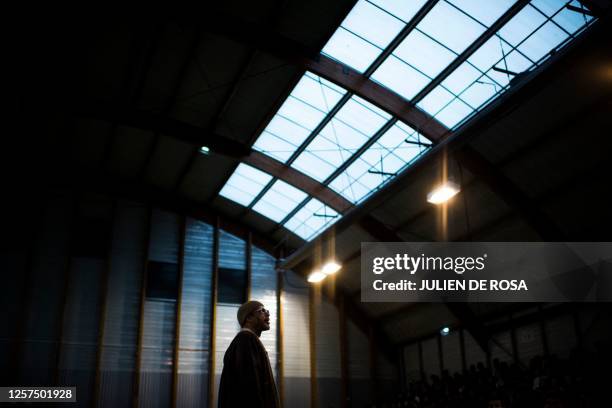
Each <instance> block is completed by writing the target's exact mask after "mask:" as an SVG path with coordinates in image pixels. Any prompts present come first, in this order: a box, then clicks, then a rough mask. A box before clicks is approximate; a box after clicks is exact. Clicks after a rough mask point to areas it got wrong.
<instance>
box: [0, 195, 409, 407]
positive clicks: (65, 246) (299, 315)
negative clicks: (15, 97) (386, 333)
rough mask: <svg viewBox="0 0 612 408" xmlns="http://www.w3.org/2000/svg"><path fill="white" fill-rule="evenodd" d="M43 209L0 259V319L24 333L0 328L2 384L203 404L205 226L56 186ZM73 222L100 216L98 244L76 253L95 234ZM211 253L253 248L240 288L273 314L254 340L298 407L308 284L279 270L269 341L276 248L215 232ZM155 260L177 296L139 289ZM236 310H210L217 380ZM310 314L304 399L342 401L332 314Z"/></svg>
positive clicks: (367, 388) (354, 399)
mask: <svg viewBox="0 0 612 408" xmlns="http://www.w3.org/2000/svg"><path fill="white" fill-rule="evenodd" d="M41 207H44V210H41V213H40V215H39V217H40V219H38V220H37V222H32V225H33V226H35V227H36V231H35V234H34V235H32V236H30V237H29V238H28V239H26V240H24V241H23V242H20V243H19V245H21V247H22V248H19V250H18V251H13V252H12V253H11V254H3V255H2V257H1V258H0V262H1V265H2V267H5V268H6V269H8V270H11V271H15V273H11V274H9V275H10V276H9V277H10V279H9V278H7V279H6V281H5V282H6V284H5V285H4V286H3V288H2V291H3V292H4V293H3V297H2V300H3V302H4V303H3V304H4V305H5V306H6V307H5V308H4V309H5V310H3V312H4V313H3V314H4V315H7V318H6V319H3V321H5V322H11V321H12V322H15V323H17V326H19V322H23V330H20V329H19V327H17V330H14V331H13V332H7V330H4V332H2V335H1V336H0V345H2V350H0V361H1V362H2V363H3V367H5V366H6V365H7V364H9V363H10V364H12V363H13V362H15V363H16V364H18V365H17V366H16V369H17V371H18V373H17V374H18V375H19V376H20V378H19V379H15V375H13V377H11V383H12V384H22V385H54V384H58V383H59V384H63V383H65V384H68V383H70V384H72V385H77V386H78V390H79V391H78V400H79V403H78V405H75V406H93V405H94V402H97V406H98V407H126V408H127V407H131V406H132V405H133V403H134V401H135V399H134V398H136V399H137V401H138V405H139V406H142V407H144V406H147V407H169V406H171V405H172V395H173V386H176V406H178V407H205V406H208V398H209V394H210V393H209V390H208V384H209V373H208V368H209V363H210V358H209V357H210V355H209V352H210V344H209V340H210V334H211V333H210V328H211V313H212V310H211V306H212V302H211V300H212V290H213V288H212V277H213V270H214V267H215V265H214V264H213V262H214V259H215V256H214V253H213V252H214V245H215V244H214V242H213V241H214V236H215V233H214V227H212V226H210V225H208V224H206V223H203V222H201V221H196V220H194V219H190V218H183V217H181V216H178V215H176V214H172V213H168V212H164V211H160V210H157V209H150V208H149V207H147V206H145V205H142V204H138V203H132V202H124V201H112V200H108V199H104V198H100V197H93V196H74V195H71V194H70V193H63V192H58V193H57V194H55V195H53V194H51V195H49V196H48V202H47V203H45V204H44V205H43V206H41ZM83 217H85V218H87V217H89V218H96V219H98V220H100V219H102V220H103V221H104V222H103V223H102V224H95V223H94V224H93V225H98V226H100V228H102V229H105V230H106V229H108V230H106V234H107V235H108V236H107V237H106V238H104V240H103V241H105V242H106V243H103V242H102V241H100V240H98V242H99V243H100V245H101V246H103V247H104V248H100V251H98V253H96V254H94V255H91V256H90V255H87V254H83V253H80V252H79V251H80V249H79V248H81V244H82V242H81V240H83V241H90V242H96V241H95V237H96V236H98V231H97V230H95V229H90V230H88V229H86V228H85V229H84V228H74V225H75V223H77V221H79V220H80V219H81V218H83ZM183 225H184V230H183V228H182V227H183ZM73 231H74V232H73ZM109 232H110V234H109ZM183 233H184V236H181V235H182V234H183ZM100 235H101V234H100ZM92 238H94V239H92ZM181 242H184V246H183V248H182V249H181V248H180V243H181ZM107 245H108V248H106V246H107ZM75 248H77V249H78V250H76V251H75ZM218 248H219V256H218V263H219V265H218V266H219V267H221V268H223V267H229V268H245V269H246V268H247V259H246V258H247V254H248V253H251V262H250V269H251V276H250V278H251V279H250V282H251V286H250V297H251V298H254V299H258V300H260V301H262V302H263V303H264V304H265V306H266V308H267V309H269V310H270V311H271V326H272V327H271V330H270V331H268V332H264V333H263V335H262V341H263V343H264V345H265V346H266V348H267V350H268V353H269V356H270V360H271V364H272V366H273V367H274V369H275V370H274V371H275V374H276V375H278V372H279V368H280V362H281V359H280V358H279V357H280V355H281V352H282V355H283V359H282V362H283V372H284V398H285V400H284V403H285V406H287V407H310V406H311V378H312V375H311V372H310V370H311V366H310V363H311V361H310V358H311V349H310V347H311V344H310V341H309V338H310V320H309V319H310V312H309V310H310V309H309V287H308V284H307V283H306V282H305V281H304V279H303V278H302V277H301V276H298V275H296V274H294V273H292V272H287V273H286V276H284V277H283V287H284V292H283V295H282V297H281V299H280V304H281V308H282V311H283V314H284V327H283V328H282V330H281V331H282V332H283V333H284V334H285V335H284V342H283V349H282V350H279V349H278V343H277V341H278V339H277V327H276V326H277V322H278V312H279V311H278V310H276V309H277V301H278V299H277V296H278V288H277V285H278V282H277V274H276V270H275V259H274V257H272V256H270V255H269V254H267V253H266V252H264V251H262V250H260V249H258V248H255V247H253V248H251V250H250V251H248V250H247V242H245V240H244V239H241V238H239V237H236V236H233V235H231V234H229V233H227V232H225V231H223V230H220V232H219V245H218ZM94 252H95V251H94ZM181 253H182V254H183V258H182V260H181V259H179V256H180V254H181ZM28 254H31V255H32V256H31V257H30V261H28V260H27V259H28ZM181 261H182V262H181ZM153 262H164V263H171V264H176V267H177V271H179V273H180V272H181V269H180V267H181V265H182V276H183V280H182V282H180V285H181V286H180V288H181V290H182V298H181V302H180V304H179V302H178V299H177V300H174V299H166V298H154V297H148V296H143V295H146V294H147V293H146V292H143V290H145V291H146V280H147V279H148V272H147V270H148V269H149V268H150V266H151V265H153V266H154V264H153ZM151 270H154V269H153V267H152V266H151ZM141 302H142V305H141ZM17 304H19V305H22V306H23V307H21V310H23V317H22V316H19V315H18V314H14V313H6V311H8V310H9V308H10V307H14V305H17ZM141 307H142V314H141ZM179 307H180V319H178V318H179V316H178V315H177V311H178V308H179ZM237 308H238V306H237V305H233V304H221V303H218V304H217V305H216V330H215V333H214V339H215V342H216V344H215V357H216V360H215V380H216V384H218V380H219V374H220V373H221V370H222V364H223V354H224V353H225V350H226V348H227V346H228V345H229V343H230V342H231V340H232V339H233V337H234V336H235V334H236V333H237V331H238V329H239V327H238V323H237V321H236V311H237ZM15 316H19V318H17V317H15ZM315 316H318V317H317V318H316V321H315V330H316V333H318V335H317V338H316V341H315V344H314V345H315V347H316V351H317V352H316V353H315V354H314V355H316V356H317V360H316V361H315V362H314V363H315V365H316V367H317V372H316V373H312V374H314V375H315V376H316V380H317V385H318V386H317V388H318V390H319V392H318V397H317V401H316V402H317V405H318V406H320V407H328V406H334V407H338V406H341V405H342V401H341V389H342V386H341V385H342V384H341V381H342V380H341V357H340V356H341V349H340V347H341V345H340V328H339V324H340V322H339V311H338V310H337V308H336V306H334V305H333V304H332V303H329V301H327V300H322V301H319V302H317V303H316V312H315ZM13 317H14V318H13ZM11 319H12V320H11ZM177 319H178V321H179V322H180V326H178V327H176V322H177ZM6 327H7V326H6V325H3V329H4V328H6ZM347 330H348V334H347V347H348V350H347V364H348V374H349V377H348V379H347V380H348V381H350V383H349V385H348V388H349V391H350V394H349V395H350V396H349V398H350V404H351V406H365V405H368V404H371V403H372V398H371V397H372V395H371V390H372V389H371V384H372V379H371V378H370V373H371V372H372V367H370V347H369V341H368V338H367V336H366V335H364V333H363V332H362V331H361V330H359V329H358V328H357V327H356V326H355V325H354V324H353V323H351V322H347ZM177 339H178V350H177V351H178V362H177V361H175V359H174V351H175V347H176V346H177V344H176V341H177ZM21 340H23V341H21ZM60 340H61V341H60ZM377 354H378V356H379V358H377V360H376V361H377V367H376V368H375V369H374V371H376V372H378V373H379V380H380V381H379V383H380V384H381V387H382V388H385V389H386V388H389V389H391V384H394V383H395V382H396V380H397V373H396V372H395V369H394V367H393V364H391V362H389V361H386V360H384V357H383V356H382V353H377ZM138 362H139V363H138ZM10 364H9V365H10ZM175 364H176V366H175ZM7 371H8V370H7ZM175 371H176V377H174V374H175ZM3 378H9V377H8V376H7V375H6V374H5V375H4V377H3ZM175 380H176V383H174V381H175ZM94 399H95V400H94Z"/></svg>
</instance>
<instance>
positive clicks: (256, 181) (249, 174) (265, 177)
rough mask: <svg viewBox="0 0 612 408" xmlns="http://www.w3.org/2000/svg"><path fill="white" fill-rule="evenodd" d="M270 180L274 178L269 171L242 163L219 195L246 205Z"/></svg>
mask: <svg viewBox="0 0 612 408" xmlns="http://www.w3.org/2000/svg"><path fill="white" fill-rule="evenodd" d="M270 180H272V176H271V175H269V174H268V173H264V172H263V171H261V170H258V169H256V168H254V167H251V166H249V165H247V164H244V163H240V164H239V165H238V167H236V170H235V171H234V173H233V174H232V175H231V176H230V178H229V179H228V180H227V182H226V183H225V185H224V186H223V188H222V189H221V191H220V192H219V195H221V196H223V197H225V198H228V199H230V200H232V201H235V202H237V203H238V204H242V205H243V206H245V207H246V206H248V205H249V204H250V203H251V201H253V199H254V198H255V196H257V194H259V193H260V191H261V190H263V188H264V187H265V186H266V185H267V184H268V183H269V182H270Z"/></svg>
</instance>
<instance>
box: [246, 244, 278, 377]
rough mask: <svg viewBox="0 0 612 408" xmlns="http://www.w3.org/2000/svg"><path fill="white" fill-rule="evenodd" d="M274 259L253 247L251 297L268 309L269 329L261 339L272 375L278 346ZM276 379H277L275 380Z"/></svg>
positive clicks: (276, 361)
mask: <svg viewBox="0 0 612 408" xmlns="http://www.w3.org/2000/svg"><path fill="white" fill-rule="evenodd" d="M275 264H276V259H275V258H274V257H273V256H271V255H269V254H268V253H267V252H265V251H262V250H261V249H259V248H253V250H252V253H251V299H255V300H259V301H260V302H262V303H263V304H264V306H265V307H266V309H268V310H269V311H270V330H269V331H266V332H264V333H262V335H261V341H262V343H263V344H264V346H265V347H266V350H267V351H268V357H270V365H271V367H272V370H273V371H274V376H275V378H277V376H278V368H279V367H278V347H277V342H276V340H277V336H276V332H277V330H276V327H277V322H278V310H277V307H276V296H277V293H278V289H277V282H276V269H275ZM277 381H278V380H277Z"/></svg>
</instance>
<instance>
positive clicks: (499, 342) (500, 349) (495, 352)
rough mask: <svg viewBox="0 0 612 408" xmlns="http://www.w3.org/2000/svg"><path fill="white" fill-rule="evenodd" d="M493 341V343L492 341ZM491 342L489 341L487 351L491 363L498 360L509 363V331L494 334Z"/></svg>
mask: <svg viewBox="0 0 612 408" xmlns="http://www.w3.org/2000/svg"><path fill="white" fill-rule="evenodd" d="M493 340H494V341H493ZM493 340H491V341H489V350H490V353H491V361H494V360H496V359H497V360H499V361H505V362H508V363H511V362H512V360H513V356H512V338H511V336H510V331H505V332H503V333H496V334H495V335H494V336H493Z"/></svg>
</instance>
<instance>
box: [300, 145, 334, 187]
mask: <svg viewBox="0 0 612 408" xmlns="http://www.w3.org/2000/svg"><path fill="white" fill-rule="evenodd" d="M291 167H295V168H296V169H298V170H299V171H301V172H302V173H304V174H307V175H309V176H310V177H312V178H313V179H315V180H317V181H320V182H322V181H323V180H325V179H326V178H327V177H328V176H329V175H330V174H332V173H333V172H334V170H336V168H335V167H334V166H332V165H331V164H329V163H328V162H326V161H325V160H323V159H321V158H319V157H317V156H315V155H314V154H312V153H310V152H306V151H305V152H302V153H301V154H300V155H299V156H298V157H297V158H296V159H295V161H294V162H293V163H292V164H291Z"/></svg>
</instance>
